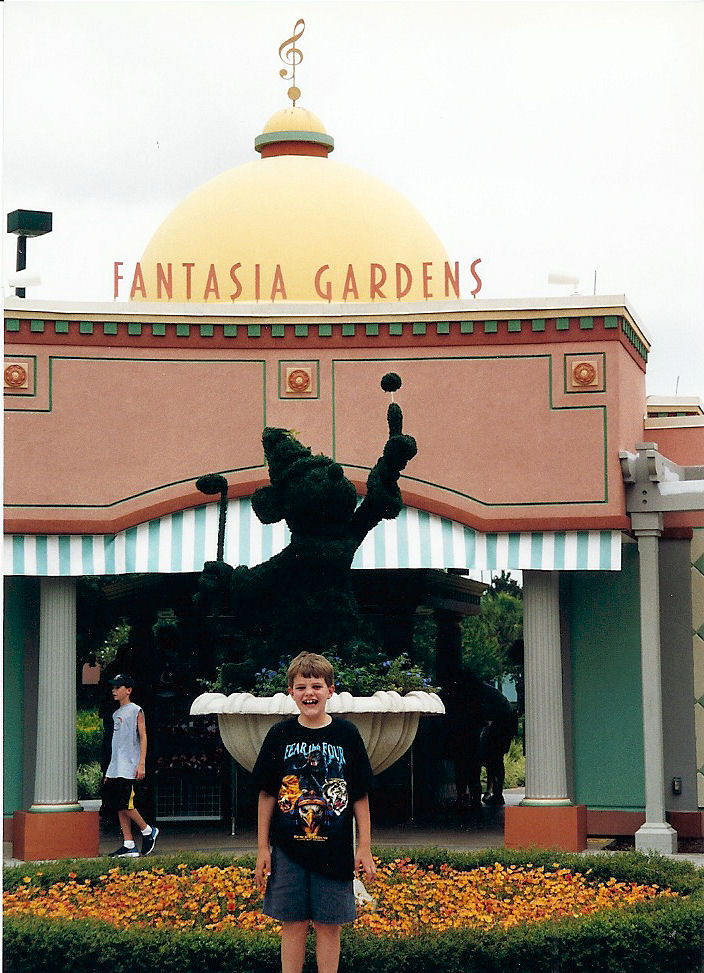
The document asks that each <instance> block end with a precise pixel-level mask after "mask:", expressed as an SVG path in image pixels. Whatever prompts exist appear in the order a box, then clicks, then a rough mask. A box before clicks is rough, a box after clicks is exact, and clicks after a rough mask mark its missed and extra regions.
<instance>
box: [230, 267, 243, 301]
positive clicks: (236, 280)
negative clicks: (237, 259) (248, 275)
mask: <svg viewBox="0 0 704 973" xmlns="http://www.w3.org/2000/svg"><path fill="white" fill-rule="evenodd" d="M241 266H242V264H233V265H232V266H231V267H230V277H231V278H232V282H233V284H234V285H235V287H236V288H237V290H236V291H235V293H234V294H230V300H231V301H236V300H237V298H238V297H239V296H240V294H241V293H242V284H240V281H239V278H238V276H237V271H238V270H239V269H240V267H241Z"/></svg>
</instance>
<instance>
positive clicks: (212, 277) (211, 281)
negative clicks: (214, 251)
mask: <svg viewBox="0 0 704 973" xmlns="http://www.w3.org/2000/svg"><path fill="white" fill-rule="evenodd" d="M211 293H212V294H214V295H215V300H216V301H219V300H220V288H219V287H218V275H217V274H216V273H215V264H211V265H210V270H209V271H208V279H207V280H206V282H205V290H204V291H203V300H204V301H207V300H208V298H209V296H210V294H211Z"/></svg>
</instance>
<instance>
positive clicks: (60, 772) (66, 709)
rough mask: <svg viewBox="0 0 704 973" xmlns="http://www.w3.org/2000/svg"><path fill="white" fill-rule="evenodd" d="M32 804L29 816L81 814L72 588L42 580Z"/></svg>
mask: <svg viewBox="0 0 704 973" xmlns="http://www.w3.org/2000/svg"><path fill="white" fill-rule="evenodd" d="M40 591H41V595H40V599H41V600H40V606H39V689H38V700H37V761H36V774H35V781H34V803H33V804H32V807H31V808H30V811H35V812H37V811H81V810H83V809H82V807H81V805H80V804H79V803H78V800H77V795H78V790H77V786H76V587H75V583H74V581H73V579H72V578H42V580H41V587H40Z"/></svg>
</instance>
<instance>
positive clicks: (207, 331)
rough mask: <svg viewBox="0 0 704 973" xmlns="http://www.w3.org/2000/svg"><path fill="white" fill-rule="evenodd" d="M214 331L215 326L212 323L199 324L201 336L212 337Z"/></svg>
mask: <svg viewBox="0 0 704 973" xmlns="http://www.w3.org/2000/svg"><path fill="white" fill-rule="evenodd" d="M214 333H215V328H214V327H213V325H212V324H201V326H200V336H201V338H212V337H213V334H214Z"/></svg>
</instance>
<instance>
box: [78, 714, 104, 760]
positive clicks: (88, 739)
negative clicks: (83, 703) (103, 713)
mask: <svg viewBox="0 0 704 973" xmlns="http://www.w3.org/2000/svg"><path fill="white" fill-rule="evenodd" d="M102 745H103V721H102V720H101V719H100V717H99V716H98V711H97V709H83V710H79V711H78V712H77V713H76V758H77V760H78V763H79V765H80V764H89V763H92V761H94V760H98V761H99V760H100V751H101V748H102Z"/></svg>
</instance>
